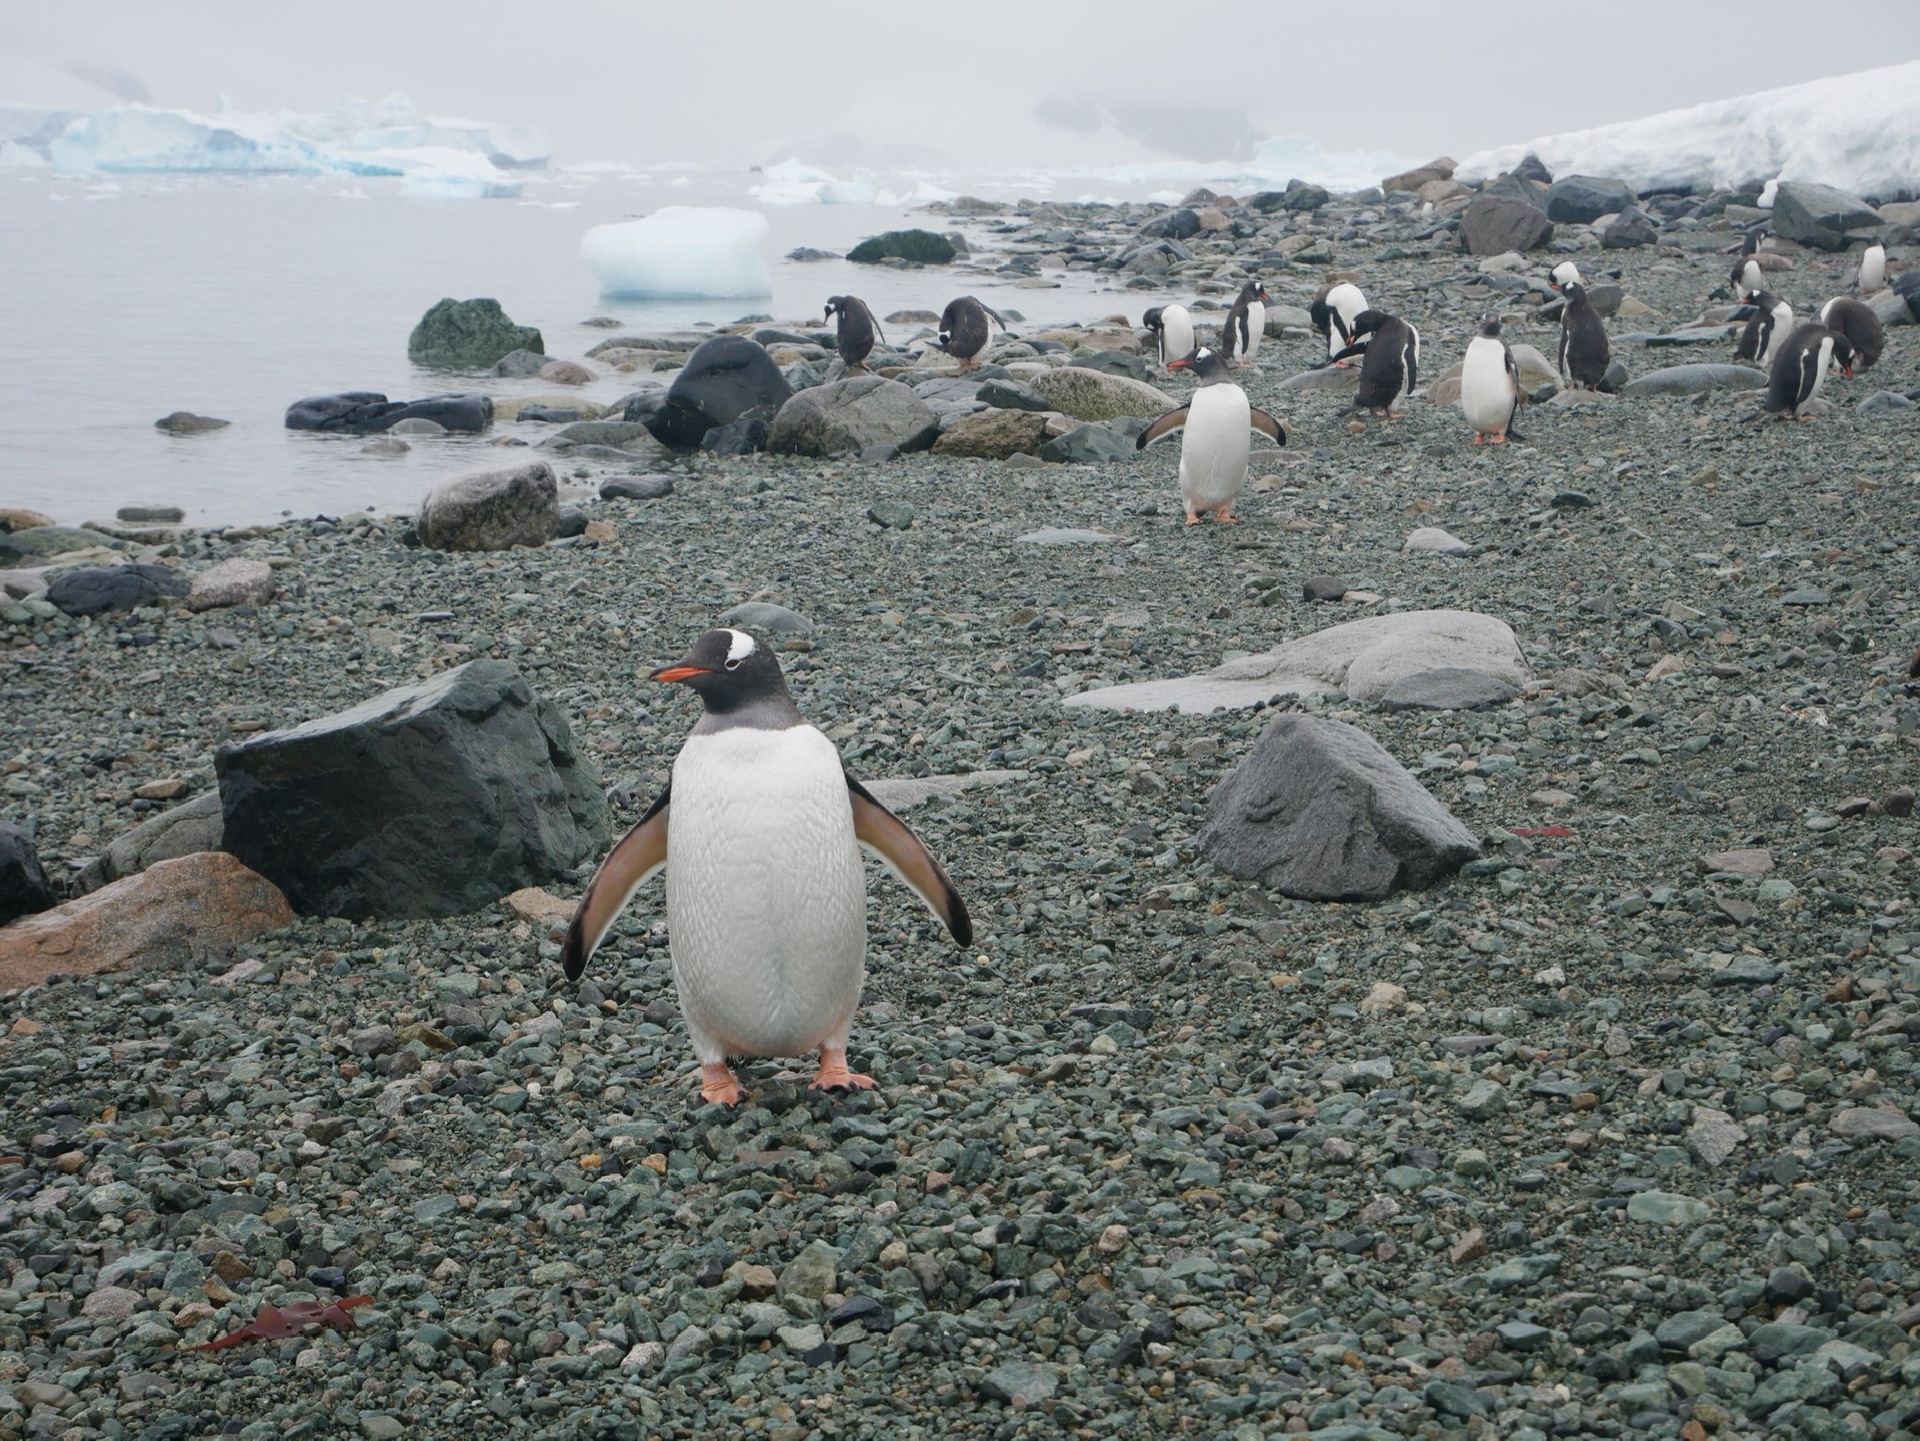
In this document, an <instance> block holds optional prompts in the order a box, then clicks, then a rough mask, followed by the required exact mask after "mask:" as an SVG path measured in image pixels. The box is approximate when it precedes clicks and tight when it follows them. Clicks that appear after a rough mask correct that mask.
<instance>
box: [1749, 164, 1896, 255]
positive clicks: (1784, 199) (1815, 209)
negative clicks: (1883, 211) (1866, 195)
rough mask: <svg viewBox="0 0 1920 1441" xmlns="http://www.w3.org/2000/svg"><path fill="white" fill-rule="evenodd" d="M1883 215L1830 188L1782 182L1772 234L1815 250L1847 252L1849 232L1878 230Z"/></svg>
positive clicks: (1777, 191) (1777, 192) (1775, 196)
mask: <svg viewBox="0 0 1920 1441" xmlns="http://www.w3.org/2000/svg"><path fill="white" fill-rule="evenodd" d="M1880 223H1881V221H1880V212H1879V211H1877V210H1875V209H1874V208H1873V207H1872V206H1871V205H1869V204H1867V202H1866V201H1864V200H1862V199H1861V198H1860V197H1859V196H1857V195H1849V194H1847V192H1846V191H1844V190H1836V189H1834V188H1833V187H1832V186H1831V185H1811V184H1808V183H1807V182H1805V181H1801V180H1783V181H1781V182H1780V184H1779V186H1778V187H1777V188H1776V189H1775V190H1774V193H1773V233H1774V234H1775V235H1777V236H1779V237H1780V238H1781V239H1782V240H1792V241H1797V242H1798V243H1799V244H1801V245H1810V246H1812V247H1813V248H1814V249H1816V250H1845V249H1846V248H1847V232H1848V231H1852V230H1875V229H1878V228H1879V226H1880Z"/></svg>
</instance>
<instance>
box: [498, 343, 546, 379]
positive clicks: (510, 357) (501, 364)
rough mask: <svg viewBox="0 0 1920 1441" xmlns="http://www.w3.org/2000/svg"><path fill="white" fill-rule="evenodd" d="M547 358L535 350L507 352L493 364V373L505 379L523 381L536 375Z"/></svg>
mask: <svg viewBox="0 0 1920 1441" xmlns="http://www.w3.org/2000/svg"><path fill="white" fill-rule="evenodd" d="M546 363H547V357H546V356H544V355H542V354H541V353H540V352H539V351H537V350H509V351H508V352H507V353H506V354H505V355H503V356H501V357H500V358H499V359H498V360H496V361H494V363H493V373H494V374H495V375H498V376H501V377H503V378H506V379H512V380H525V379H527V378H528V377H529V376H534V375H538V374H539V373H540V367H541V366H543V365H545V364H546Z"/></svg>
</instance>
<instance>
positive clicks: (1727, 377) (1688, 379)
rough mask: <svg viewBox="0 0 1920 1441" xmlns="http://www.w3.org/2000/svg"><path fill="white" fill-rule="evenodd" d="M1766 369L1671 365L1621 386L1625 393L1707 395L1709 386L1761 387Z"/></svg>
mask: <svg viewBox="0 0 1920 1441" xmlns="http://www.w3.org/2000/svg"><path fill="white" fill-rule="evenodd" d="M1766 383H1767V373H1766V372H1765V371H1764V370H1756V369H1755V368H1754V367H1753V366H1751V365H1718V364H1712V363H1707V364H1701V365H1669V366H1667V367H1666V368H1665V369H1663V370H1652V371H1648V372H1647V374H1645V375H1641V376H1636V377H1635V378H1634V379H1632V380H1629V381H1628V382H1627V383H1626V384H1625V385H1623V386H1621V387H1620V393H1621V394H1622V395H1625V396H1630V397H1637V396H1649V395H1704V394H1705V393H1706V392H1708V391H1710V390H1761V389H1764V388H1765V386H1766Z"/></svg>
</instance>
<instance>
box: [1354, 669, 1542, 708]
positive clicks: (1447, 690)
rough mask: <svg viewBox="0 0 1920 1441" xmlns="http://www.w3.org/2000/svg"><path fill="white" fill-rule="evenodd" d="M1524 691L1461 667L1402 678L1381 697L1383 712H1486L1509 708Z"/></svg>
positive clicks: (1485, 674) (1480, 672)
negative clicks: (1514, 699)
mask: <svg viewBox="0 0 1920 1441" xmlns="http://www.w3.org/2000/svg"><path fill="white" fill-rule="evenodd" d="M1519 694H1520V692H1519V691H1517V690H1515V689H1514V688H1513V686H1512V685H1510V684H1509V683H1508V682H1506V681H1504V680H1502V679H1501V678H1500V677H1499V676H1495V675H1488V674H1487V673H1486V672H1485V671H1483V670H1468V669H1466V668H1464V667H1461V666H1442V667H1441V668H1439V669H1437V670H1422V671H1415V672H1414V673H1413V674H1412V675H1406V676H1401V677H1400V679H1399V680H1397V681H1395V682H1394V683H1393V684H1392V685H1390V686H1388V687H1387V693H1386V694H1385V695H1383V696H1381V697H1380V708H1381V709H1382V710H1484V709H1485V708H1486V707H1488V706H1496V705H1505V704H1506V703H1507V702H1508V701H1510V700H1512V699H1513V698H1514V697H1515V696H1517V695H1519Z"/></svg>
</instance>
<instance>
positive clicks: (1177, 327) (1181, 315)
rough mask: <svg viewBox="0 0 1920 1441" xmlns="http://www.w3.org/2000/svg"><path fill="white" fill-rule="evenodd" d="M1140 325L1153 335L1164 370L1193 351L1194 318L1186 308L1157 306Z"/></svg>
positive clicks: (1143, 318)
mask: <svg viewBox="0 0 1920 1441" xmlns="http://www.w3.org/2000/svg"><path fill="white" fill-rule="evenodd" d="M1140 323H1141V324H1142V325H1144V326H1145V327H1146V328H1147V329H1148V330H1149V331H1151V332H1152V333H1153V340H1154V344H1155V345H1156V346H1157V347H1158V348H1159V352H1160V365H1161V368H1162V369H1170V368H1171V367H1172V366H1173V363H1174V362H1175V361H1176V360H1178V359H1180V358H1181V357H1182V356H1183V355H1187V354H1189V353H1190V352H1191V351H1192V350H1193V317H1192V316H1191V315H1189V314H1188V313H1187V307H1186V306H1184V305H1156V306H1154V307H1153V309H1151V310H1149V311H1148V312H1147V313H1146V314H1145V315H1143V316H1141V317H1140Z"/></svg>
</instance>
